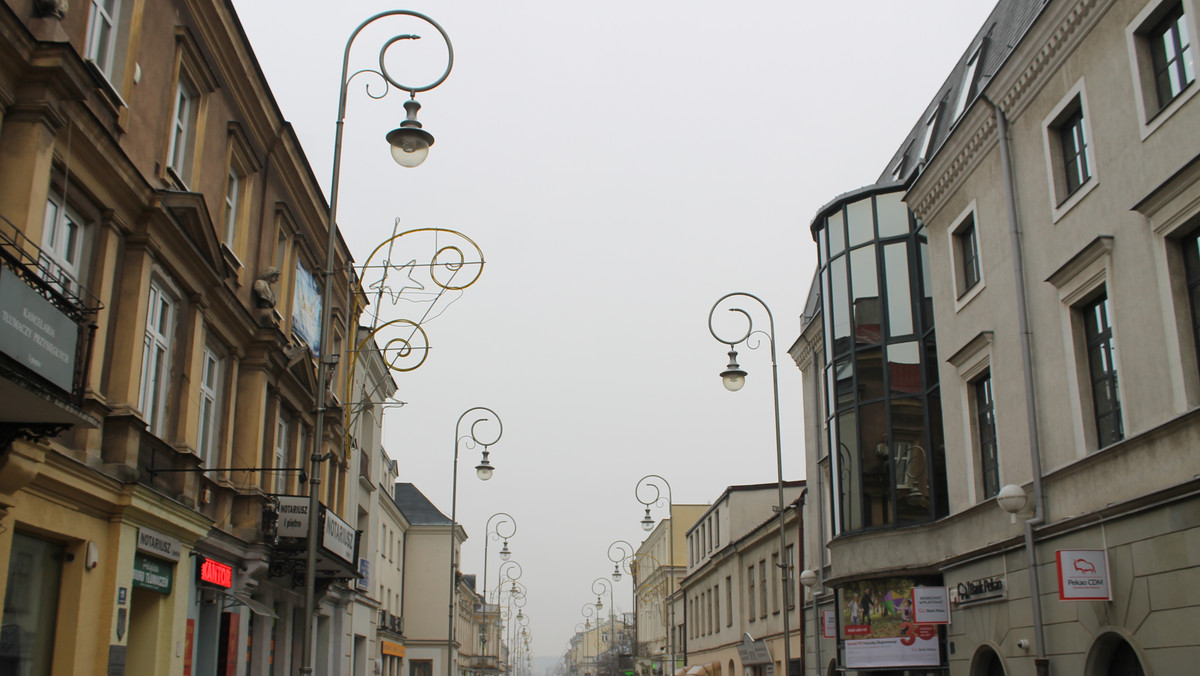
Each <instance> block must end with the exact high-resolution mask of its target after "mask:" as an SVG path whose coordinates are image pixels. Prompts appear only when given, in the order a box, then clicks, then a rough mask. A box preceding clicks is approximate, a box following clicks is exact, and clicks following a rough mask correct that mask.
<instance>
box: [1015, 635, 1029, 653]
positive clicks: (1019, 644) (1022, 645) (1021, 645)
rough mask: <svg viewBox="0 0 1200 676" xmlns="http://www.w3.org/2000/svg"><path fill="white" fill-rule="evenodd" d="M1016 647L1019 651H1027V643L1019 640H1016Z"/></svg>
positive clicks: (1021, 639)
mask: <svg viewBox="0 0 1200 676" xmlns="http://www.w3.org/2000/svg"><path fill="white" fill-rule="evenodd" d="M1017 647H1018V648H1020V649H1021V650H1029V641H1027V640H1025V639H1023V638H1019V639H1017Z"/></svg>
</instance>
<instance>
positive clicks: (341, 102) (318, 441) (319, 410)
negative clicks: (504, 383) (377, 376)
mask: <svg viewBox="0 0 1200 676" xmlns="http://www.w3.org/2000/svg"><path fill="white" fill-rule="evenodd" d="M400 15H405V16H412V17H416V18H417V19H420V20H421V21H424V22H426V23H428V24H429V25H431V26H433V27H434V28H435V29H437V31H438V33H440V34H441V36H442V39H443V40H445V42H446V50H447V54H448V62H447V64H446V70H445V72H443V73H442V75H441V77H439V78H438V79H436V80H434V81H433V82H431V83H430V84H427V85H425V86H423V87H412V86H409V85H404V84H401V83H400V82H399V81H398V80H396V79H395V78H393V77H392V76H391V74H389V73H388V71H387V69H386V68H385V67H384V65H383V62H384V55H385V54H386V53H387V50H388V48H389V47H391V46H392V45H393V44H395V43H396V42H398V41H400V40H408V39H416V38H417V37H418V36H415V35H397V36H395V37H393V38H391V39H390V40H388V41H387V42H385V43H384V45H383V47H381V48H380V50H379V71H373V70H369V69H368V70H360V71H356V72H355V73H354V75H350V74H349V72H350V47H351V45H353V44H354V39H355V38H356V37H358V34H359V33H360V32H362V30H363V29H364V28H366V27H367V26H368V25H369V24H371V23H373V22H375V21H377V20H379V19H383V18H385V17H390V16H400ZM453 67H454V47H453V46H452V45H451V44H450V36H448V35H447V34H446V31H445V30H443V29H442V27H441V26H440V25H438V23H437V22H436V21H434V20H433V19H430V18H429V17H427V16H425V15H424V14H421V13H419V12H413V11H410V10H406V9H393V10H388V11H386V12H380V13H379V14H376V15H375V16H372V17H371V18H369V19H367V20H366V21H364V22H362V23H361V24H359V25H358V28H355V29H354V32H353V33H351V34H350V39H349V40H347V41H346V49H345V52H344V53H343V56H342V79H341V84H340V85H339V89H338V118H337V125H336V131H335V133H334V139H333V177H332V181H331V182H330V186H329V218H328V222H327V223H326V226H327V232H326V242H325V279H324V283H323V285H322V292H321V301H322V302H321V334H320V337H319V338H318V342H319V347H318V352H319V356H318V359H317V389H316V392H315V397H314V398H315V406H314V407H313V412H314V413H315V415H316V421H315V423H314V424H313V441H312V455H311V456H310V458H309V460H310V461H311V463H312V469H311V470H310V471H309V482H308V491H309V493H308V498H309V499H308V543H307V545H308V547H307V551H306V552H305V568H304V639H303V642H302V657H301V660H300V674H302V675H304V674H311V673H312V671H313V630H314V627H313V622H314V620H315V619H316V610H317V608H316V587H317V570H316V568H317V531H318V530H319V528H320V521H319V519H318V514H317V512H318V511H319V509H320V496H319V489H320V486H321V464H322V463H323V462H325V461H326V460H327V459H329V458H330V457H332V453H329V454H327V453H322V442H323V438H324V425H325V411H326V410H327V406H326V397H325V389H326V376H327V375H328V372H329V371H331V370H332V369H333V367H335V366H336V365H337V361H338V356H339V355H338V354H335V353H334V352H333V336H332V335H331V334H332V332H333V279H334V277H335V276H336V274H337V270H338V267H337V257H336V253H337V242H338V233H337V203H338V187H339V183H340V178H341V171H342V132H343V127H344V126H345V120H346V93H347V90H348V88H349V85H350V80H352V79H353V78H354V77H355V76H356V75H358V74H359V73H363V72H367V73H375V74H377V75H379V76H381V77H383V79H384V82H386V83H387V84H388V85H391V86H395V87H397V88H398V89H401V90H403V91H406V92H408V93H409V96H410V99H411V102H412V103H414V104H415V103H416V98H415V97H416V95H417V92H424V91H428V90H430V89H433V88H434V87H437V86H438V85H440V84H441V83H442V82H444V81H445V80H446V78H447V77H449V75H450V69H451V68H453ZM384 95H386V93H385V94H384ZM419 107H420V105H419V104H417V108H419ZM405 108H406V109H408V108H409V106H408V103H407V102H406V104H405ZM410 117H411V118H412V122H411V123H410V124H408V128H410V129H416V130H418V131H421V130H420V123H419V122H417V121H416V109H415V108H414V109H412V111H411V113H410ZM405 122H408V120H405ZM401 126H402V127H403V126H404V123H401ZM393 133H395V132H393ZM424 133H425V135H426V136H428V138H427V139H426V140H427V141H428V142H429V143H433V137H432V136H430V135H429V132H424ZM413 134H414V132H412V131H408V132H404V133H403V134H400V135H399V136H397V137H395V140H396V141H397V142H400V143H402V144H406V147H410V148H412V152H406V151H402V155H405V156H408V157H411V158H414V159H415V157H416V156H415V154H414V153H416V152H417V151H418V150H419V148H418V146H419V145H420V143H419V142H414V141H411V140H409V139H410V137H412V136H413ZM417 135H418V136H419V134H417ZM388 137H389V138H388V142H389V144H390V143H392V141H393V138H392V134H388ZM425 152H426V153H428V152H429V148H428V145H426V147H425ZM394 156H395V152H394V151H393V157H394ZM421 159H422V160H423V159H424V157H423V156H422V157H421ZM417 164H420V161H417V162H416V163H415V164H413V163H409V164H405V165H403V166H416V165H417ZM346 312H347V314H349V313H350V308H347V309H346ZM346 339H347V340H350V337H349V336H347V337H346Z"/></svg>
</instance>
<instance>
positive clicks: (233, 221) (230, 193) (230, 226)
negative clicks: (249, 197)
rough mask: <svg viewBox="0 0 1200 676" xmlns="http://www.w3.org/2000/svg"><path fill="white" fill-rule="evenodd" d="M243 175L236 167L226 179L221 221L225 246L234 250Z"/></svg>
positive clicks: (232, 168)
mask: <svg viewBox="0 0 1200 676" xmlns="http://www.w3.org/2000/svg"><path fill="white" fill-rule="evenodd" d="M241 187H242V175H241V174H240V173H238V170H237V168H236V167H232V166H231V167H230V168H229V174H228V175H227V176H226V178H225V208H224V210H223V213H222V216H221V221H222V224H223V226H224V230H225V232H224V240H223V241H224V243H225V246H227V247H229V248H230V250H232V249H233V245H234V237H235V235H237V221H238V212H239V211H240V209H239V207H240V206H241V200H242V190H241Z"/></svg>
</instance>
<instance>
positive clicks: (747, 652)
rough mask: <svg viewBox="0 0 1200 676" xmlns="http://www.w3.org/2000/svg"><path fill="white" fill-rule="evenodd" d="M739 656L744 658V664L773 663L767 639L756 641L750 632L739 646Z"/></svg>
mask: <svg viewBox="0 0 1200 676" xmlns="http://www.w3.org/2000/svg"><path fill="white" fill-rule="evenodd" d="M737 651H738V657H740V658H742V664H744V665H747V666H752V665H758V664H772V660H771V650H770V649H769V648H767V642H766V641H756V640H754V638H753V637H751V636H750V634H746V635H745V636H744V637H743V639H742V642H741V643H739V644H738V647H737Z"/></svg>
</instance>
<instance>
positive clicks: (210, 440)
mask: <svg viewBox="0 0 1200 676" xmlns="http://www.w3.org/2000/svg"><path fill="white" fill-rule="evenodd" d="M223 371H224V360H223V359H222V358H221V354H220V352H219V351H218V349H217V348H216V347H215V346H213V345H211V344H210V345H205V346H204V352H203V354H202V355H201V366H200V407H199V419H198V424H199V429H198V430H197V435H196V452H197V453H198V454H199V455H200V462H201V463H202V464H203V466H204V467H216V466H217V464H218V463H219V462H220V460H219V459H220V450H221V442H220V437H221V433H220V430H221V387H222V381H223V376H224V373H223Z"/></svg>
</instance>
